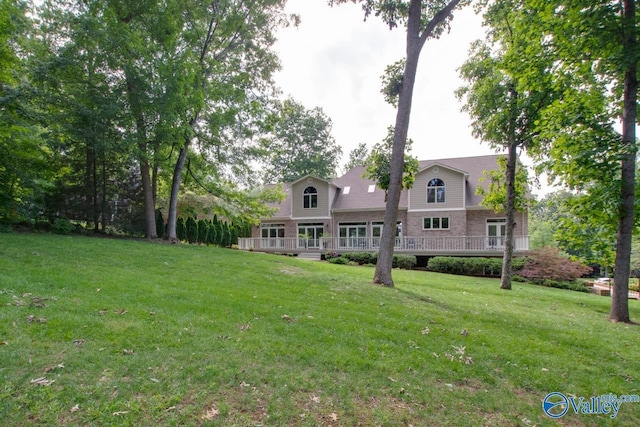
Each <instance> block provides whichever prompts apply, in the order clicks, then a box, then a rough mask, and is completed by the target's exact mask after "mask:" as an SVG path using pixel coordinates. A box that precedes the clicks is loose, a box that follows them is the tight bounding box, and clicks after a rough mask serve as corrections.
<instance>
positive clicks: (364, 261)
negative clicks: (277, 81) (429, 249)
mask: <svg viewBox="0 0 640 427" xmlns="http://www.w3.org/2000/svg"><path fill="white" fill-rule="evenodd" d="M324 259H325V260H327V261H329V262H330V263H332V264H353V265H356V264H357V265H375V264H376V263H377V262H378V253H377V252H346V253H343V254H338V253H336V252H328V253H326V254H325V256H324ZM343 260H344V261H343ZM416 264H417V261H416V257H415V256H413V255H402V254H396V255H393V268H401V269H404V270H411V269H412V268H413V267H415V265H416Z"/></svg>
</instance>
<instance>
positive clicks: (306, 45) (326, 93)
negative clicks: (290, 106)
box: [276, 0, 493, 159]
mask: <svg viewBox="0 0 640 427" xmlns="http://www.w3.org/2000/svg"><path fill="white" fill-rule="evenodd" d="M287 11H288V12H290V13H297V14H299V15H300V16H301V18H302V22H301V24H300V26H299V27H298V28H286V29H283V30H281V31H280V33H279V41H278V44H277V46H276V48H277V49H278V51H279V55H280V58H281V61H282V65H283V69H282V71H281V72H280V73H279V74H278V76H277V82H278V84H279V85H280V87H281V88H282V89H283V92H284V94H285V96H286V95H291V96H292V97H293V98H295V99H296V100H297V101H299V102H301V103H303V104H304V105H305V106H306V107H307V108H314V107H316V106H319V107H321V108H322V109H323V110H324V112H325V114H327V115H328V116H329V117H330V118H331V119H332V121H333V125H334V127H333V134H334V136H335V138H336V140H337V142H338V143H339V144H340V145H341V146H342V147H343V153H344V154H345V159H346V155H347V154H348V153H349V151H351V150H352V149H353V148H355V147H356V146H357V144H359V143H360V142H366V143H367V144H369V146H372V145H373V144H375V143H377V142H379V141H380V140H382V138H383V137H384V136H385V135H386V129H387V127H388V126H389V125H392V124H393V123H394V122H395V109H394V108H393V107H391V106H390V105H388V104H386V103H385V101H384V99H383V98H382V95H381V94H380V87H381V83H380V76H381V75H382V74H383V72H384V69H385V67H386V66H387V65H389V64H391V63H393V62H395V61H397V60H399V59H401V58H402V57H403V56H404V51H405V32H404V30H403V29H401V28H397V29H394V30H393V31H390V30H389V28H388V27H387V26H386V25H385V24H384V23H383V22H381V21H380V20H379V19H377V18H376V17H370V18H369V19H368V20H367V22H363V18H364V14H363V12H362V10H361V8H360V6H359V5H354V4H350V3H348V4H344V5H340V6H336V7H333V8H331V7H329V6H328V5H327V3H326V0H289V2H288V6H287ZM480 24H481V18H480V17H478V16H476V15H474V13H473V10H472V9H471V8H467V9H465V10H462V11H458V12H456V15H455V18H454V20H453V22H452V30H451V33H450V34H444V35H443V36H442V38H440V39H434V40H429V41H427V43H426V45H425V47H424V49H423V52H422V54H421V59H420V64H419V68H418V76H417V80H416V85H415V90H414V98H413V109H412V116H411V125H410V129H409V135H410V137H411V138H412V139H413V140H414V147H413V154H414V155H416V156H418V157H419V158H420V159H434V158H445V157H460V156H468V155H481V154H490V153H492V152H493V150H492V149H491V148H490V147H489V146H488V145H487V144H481V143H480V141H478V140H476V139H474V138H473V137H472V135H471V129H470V128H469V124H470V120H469V117H468V116H467V115H466V114H464V113H461V112H460V108H461V106H462V105H461V104H460V103H459V102H458V100H457V99H456V98H455V95H454V90H455V89H456V88H458V87H459V86H460V85H461V84H462V81H461V80H460V79H459V77H458V73H457V68H458V67H459V66H460V65H462V63H463V62H464V60H465V59H466V54H467V50H468V47H469V43H470V42H471V41H472V40H474V39H476V38H481V37H482V35H483V30H482V28H481V25H480Z"/></svg>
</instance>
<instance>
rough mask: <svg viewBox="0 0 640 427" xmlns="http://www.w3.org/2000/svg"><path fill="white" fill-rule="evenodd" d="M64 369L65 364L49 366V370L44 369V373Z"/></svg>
mask: <svg viewBox="0 0 640 427" xmlns="http://www.w3.org/2000/svg"><path fill="white" fill-rule="evenodd" d="M62 368H64V364H63V363H58V364H57V365H56V366H49V367H47V368H44V372H45V374H46V373H47V372H51V371H53V370H56V369H62Z"/></svg>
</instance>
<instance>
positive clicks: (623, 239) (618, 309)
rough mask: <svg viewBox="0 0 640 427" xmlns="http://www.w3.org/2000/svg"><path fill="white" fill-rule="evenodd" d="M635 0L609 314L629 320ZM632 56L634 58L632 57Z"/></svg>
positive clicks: (627, 19)
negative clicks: (616, 236)
mask: <svg viewBox="0 0 640 427" xmlns="http://www.w3.org/2000/svg"><path fill="white" fill-rule="evenodd" d="M635 14H636V11H635V1H634V0H624V20H623V21H624V27H625V34H626V35H625V39H624V47H625V52H626V53H627V54H629V67H628V69H627V71H626V73H625V78H624V107H623V108H624V109H623V112H622V141H623V143H624V145H625V146H627V147H628V150H627V152H626V153H625V154H624V157H623V159H622V176H621V184H620V187H621V188H620V219H619V221H618V240H617V242H616V261H615V270H614V274H613V281H614V284H613V295H612V297H611V313H610V315H609V318H610V319H611V320H612V321H614V322H630V321H631V319H630V318H629V301H628V298H629V273H630V264H631V236H632V233H633V223H634V209H633V207H634V206H633V205H634V193H635V179H636V176H635V174H636V118H637V111H636V103H637V101H638V74H637V73H638V67H637V59H638V54H637V53H636V51H637V44H638V43H637V39H636V36H635V27H636V25H635ZM634 58H635V60H634Z"/></svg>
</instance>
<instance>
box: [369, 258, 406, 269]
mask: <svg viewBox="0 0 640 427" xmlns="http://www.w3.org/2000/svg"><path fill="white" fill-rule="evenodd" d="M371 264H373V263H371ZM416 264H417V261H416V257H415V256H413V255H404V254H394V255H393V268H400V269H402V270H411V269H412V268H413V267H415V265H416Z"/></svg>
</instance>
